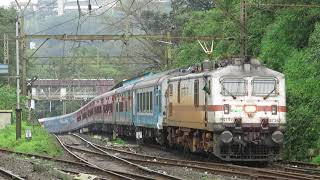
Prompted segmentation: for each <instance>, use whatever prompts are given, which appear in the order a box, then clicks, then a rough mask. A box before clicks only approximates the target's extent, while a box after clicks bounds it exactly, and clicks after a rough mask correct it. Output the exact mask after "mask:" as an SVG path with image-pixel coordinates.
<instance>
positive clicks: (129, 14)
mask: <svg viewBox="0 0 320 180" xmlns="http://www.w3.org/2000/svg"><path fill="white" fill-rule="evenodd" d="M152 1H153V0H149V1H148V2H147V3H145V4H144V5H141V6H140V7H138V8H136V9H135V10H133V11H131V12H130V13H128V14H127V15H126V16H125V17H123V18H121V19H120V20H118V21H117V22H115V23H112V24H108V26H107V27H104V28H102V29H100V30H98V31H97V32H96V33H95V34H99V33H101V32H103V31H104V30H106V29H107V28H108V27H109V26H114V25H116V24H118V23H121V22H122V21H123V20H125V19H127V18H128V17H129V16H131V15H132V14H133V13H134V12H136V11H138V10H141V9H143V8H145V7H146V6H147V5H149V4H150V3H151V2H152Z"/></svg>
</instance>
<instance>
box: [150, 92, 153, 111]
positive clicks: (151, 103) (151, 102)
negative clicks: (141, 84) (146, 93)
mask: <svg viewBox="0 0 320 180" xmlns="http://www.w3.org/2000/svg"><path fill="white" fill-rule="evenodd" d="M152 98H153V97H152V92H150V103H149V104H150V108H149V109H150V112H152V106H153V101H152Z"/></svg>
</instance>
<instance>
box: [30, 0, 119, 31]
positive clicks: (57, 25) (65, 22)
mask: <svg viewBox="0 0 320 180" xmlns="http://www.w3.org/2000/svg"><path fill="white" fill-rule="evenodd" d="M117 1H119V0H116V1H112V2H110V3H107V4H104V5H102V6H100V7H99V8H97V9H94V10H92V11H91V13H92V12H94V11H98V10H100V9H102V8H103V7H106V6H108V5H110V4H112V3H115V2H117ZM88 14H90V12H87V13H84V14H82V15H81V16H85V15H88ZM75 19H78V16H77V17H74V18H71V19H69V20H67V21H64V22H61V23H58V24H55V25H53V26H51V27H48V28H46V29H43V30H41V31H38V32H35V33H33V34H31V35H36V34H40V33H42V32H45V31H48V30H51V29H53V28H56V27H59V26H62V25H64V24H67V23H69V22H72V21H74V20H75Z"/></svg>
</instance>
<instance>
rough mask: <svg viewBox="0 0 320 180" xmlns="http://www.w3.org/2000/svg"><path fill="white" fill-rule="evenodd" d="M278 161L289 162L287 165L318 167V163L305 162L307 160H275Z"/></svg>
mask: <svg viewBox="0 0 320 180" xmlns="http://www.w3.org/2000/svg"><path fill="white" fill-rule="evenodd" d="M277 162H278V163H284V164H289V165H294V166H300V167H311V168H319V167H320V165H318V164H314V163H307V162H300V161H283V160H280V161H277Z"/></svg>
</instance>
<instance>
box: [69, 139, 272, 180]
mask: <svg viewBox="0 0 320 180" xmlns="http://www.w3.org/2000/svg"><path fill="white" fill-rule="evenodd" d="M66 146H67V147H69V148H72V149H75V150H77V151H82V152H86V153H91V154H96V155H100V156H106V154H104V153H102V152H96V151H90V150H86V149H82V148H78V147H74V146H70V145H66ZM122 158H123V159H125V160H128V161H131V162H136V163H142V164H158V165H166V166H178V167H188V168H192V169H198V170H204V171H210V172H213V173H217V172H219V173H223V174H226V175H230V174H232V175H238V176H244V177H250V178H268V179H277V177H271V176H265V175H259V174H252V173H246V172H241V171H230V170H226V169H218V168H211V167H203V166H196V165H189V164H176V163H172V162H161V161H153V160H143V159H134V158H128V157H122Z"/></svg>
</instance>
